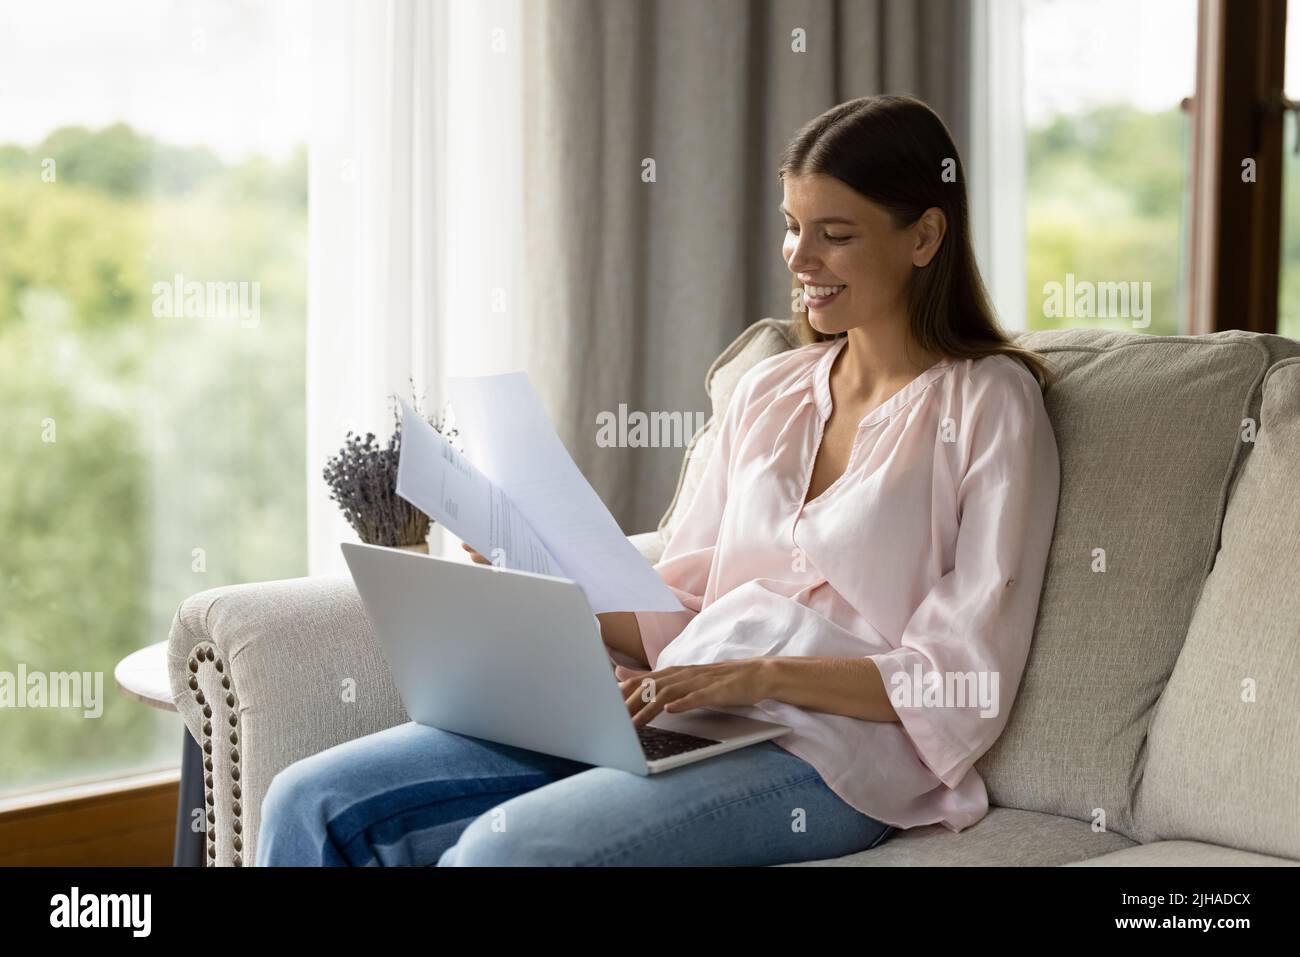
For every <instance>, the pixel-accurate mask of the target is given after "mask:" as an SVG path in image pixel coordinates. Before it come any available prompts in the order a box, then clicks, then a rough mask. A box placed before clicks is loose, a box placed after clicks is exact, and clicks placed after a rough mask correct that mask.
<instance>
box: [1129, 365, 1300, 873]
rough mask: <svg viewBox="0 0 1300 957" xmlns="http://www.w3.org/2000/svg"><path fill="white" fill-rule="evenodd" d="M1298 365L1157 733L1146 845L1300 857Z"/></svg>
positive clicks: (1140, 822)
mask: <svg viewBox="0 0 1300 957" xmlns="http://www.w3.org/2000/svg"><path fill="white" fill-rule="evenodd" d="M1297 567H1300V359H1294V358H1293V359H1284V360H1283V361H1281V362H1279V363H1278V364H1277V365H1275V366H1273V367H1272V368H1271V369H1269V372H1268V375H1267V377H1266V378H1265V380H1264V385H1263V402H1262V407H1261V409H1260V415H1259V419H1258V435H1257V437H1256V441H1255V443H1254V448H1253V449H1252V450H1251V452H1250V454H1249V456H1248V457H1247V458H1246V461H1245V464H1244V465H1243V466H1242V468H1241V471H1240V475H1239V477H1238V479H1237V481H1236V483H1235V485H1234V487H1233V490H1232V494H1231V496H1230V497H1229V499H1228V508H1227V511H1226V513H1225V515H1224V519H1223V534H1222V546H1221V547H1220V549H1219V554H1218V556H1217V558H1216V560H1215V563H1214V569H1213V570H1212V571H1211V572H1210V576H1209V578H1207V579H1206V581H1205V587H1204V589H1203V590H1202V591H1201V598H1200V601H1199V602H1198V603H1197V605H1196V611H1195V614H1194V615H1193V616H1192V621H1191V626H1190V628H1189V629H1188V633H1187V640H1186V641H1185V642H1184V643H1183V649H1182V653H1181V654H1180V655H1179V656H1178V662H1177V664H1175V665H1174V671H1173V675H1171V676H1170V678H1169V683H1168V685H1167V686H1166V687H1165V690H1164V694H1163V695H1161V697H1160V703H1159V705H1158V706H1157V707H1156V711H1155V716H1154V718H1153V719H1152V721H1151V730H1150V734H1149V735H1148V739H1147V751H1146V765H1145V769H1144V772H1143V776H1142V781H1141V783H1140V785H1139V787H1138V793H1137V805H1136V818H1137V826H1138V835H1139V837H1140V839H1141V840H1142V841H1144V842H1146V841H1154V840H1197V841H1208V842H1210V843H1212V844H1222V845H1226V846H1229V847H1236V848H1241V849H1243V850H1248V851H1259V852H1261V853H1266V854H1273V855H1279V856H1283V857H1290V858H1293V859H1300V587H1297V585H1296V576H1297Z"/></svg>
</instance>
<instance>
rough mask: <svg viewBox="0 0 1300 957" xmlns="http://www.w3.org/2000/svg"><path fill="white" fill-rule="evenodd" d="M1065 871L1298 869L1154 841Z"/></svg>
mask: <svg viewBox="0 0 1300 957" xmlns="http://www.w3.org/2000/svg"><path fill="white" fill-rule="evenodd" d="M1064 866H1065V867H1300V861H1289V860H1287V859H1286V858H1285V857H1272V856H1270V855H1268V854H1252V853H1250V852H1249V851H1239V850H1237V849H1235V848H1231V847H1220V846H1219V845H1217V844H1202V843H1201V842H1200V841H1157V842H1156V843H1155V844H1135V845H1133V846H1132V847H1126V848H1124V849H1123V850H1122V851H1112V852H1111V853H1109V854H1103V855H1101V857H1090V858H1088V859H1087V860H1086V861H1071V862H1070V863H1069V864H1066V865H1064Z"/></svg>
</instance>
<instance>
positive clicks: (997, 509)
mask: <svg viewBox="0 0 1300 957" xmlns="http://www.w3.org/2000/svg"><path fill="white" fill-rule="evenodd" d="M965 417H966V419H967V422H966V423H965V425H966V427H967V428H968V429H969V434H968V435H965V436H963V437H962V438H963V440H965V441H966V449H965V457H966V461H967V463H968V464H967V466H966V469H965V472H964V474H963V475H962V477H961V479H960V481H959V487H958V494H957V503H958V513H957V514H958V522H959V525H958V532H957V539H956V548H955V558H954V561H953V567H952V568H951V570H949V571H948V572H947V573H946V574H944V575H943V576H942V577H941V578H940V579H939V580H938V582H936V584H935V585H934V587H933V588H932V589H931V590H930V591H929V593H928V594H927V595H926V597H925V598H924V600H923V601H922V602H921V604H920V605H919V606H918V608H917V610H916V611H915V613H914V614H913V615H912V616H911V618H910V619H909V620H908V622H907V625H906V627H905V628H904V631H903V634H902V636H901V639H900V641H899V645H898V647H897V648H894V649H893V650H892V651H889V652H886V653H883V654H875V655H870V656H868V657H869V658H870V659H871V660H872V661H874V662H875V664H876V667H877V668H878V669H879V671H880V675H881V678H882V679H883V680H884V685H885V691H886V693H887V694H889V695H890V700H891V703H892V704H893V706H894V710H895V711H896V712H897V714H898V717H899V720H900V722H901V724H902V727H903V730H904V731H905V733H906V734H907V736H908V738H909V739H910V741H911V742H912V745H913V747H914V748H915V750H916V753H917V755H918V757H919V758H920V760H921V761H922V762H923V763H924V764H925V765H926V766H927V767H928V768H929V769H930V770H931V771H932V772H933V773H934V775H935V776H936V777H938V778H939V779H940V780H941V781H942V782H943V783H944V784H945V785H947V786H948V787H950V788H955V787H956V786H957V785H958V783H959V782H960V781H961V779H962V778H963V777H964V776H965V774H966V772H967V771H968V770H970V768H971V766H972V765H974V764H975V762H976V761H977V760H978V759H979V758H980V756H981V755H983V754H984V753H985V752H986V751H987V750H988V749H989V748H990V747H991V746H992V745H993V743H994V741H996V740H997V738H998V736H999V735H1000V734H1001V733H1002V730H1003V728H1004V727H1005V726H1006V723H1007V720H1008V717H1009V713H1010V709H1011V705H1012V702H1013V701H1014V699H1015V695H1016V691H1017V689H1018V688H1019V685H1020V679H1021V676H1022V674H1023V672H1024V667H1025V662H1026V660H1027V658H1028V656H1029V647H1030V642H1031V639H1032V636H1033V630H1034V621H1035V618H1036V616H1037V612H1038V601H1039V597H1040V594H1041V591H1042V584H1043V577H1044V574H1045V571H1046V565H1047V554H1048V550H1049V548H1050V547H1051V541H1052V533H1053V529H1054V526H1055V522H1056V508H1057V500H1058V497H1059V492H1060V460H1059V458H1058V450H1057V445H1056V438H1055V435H1054V434H1053V431H1052V426H1051V422H1050V420H1049V419H1048V416H1047V410H1046V408H1045V406H1044V402H1043V396H1042V393H1041V392H1040V390H1039V389H1038V387H1037V385H1036V384H1034V383H1033V382H1032V380H1030V379H1028V378H1027V377H1024V376H1016V377H1015V378H997V379H995V380H992V381H989V382H987V383H986V387H985V388H983V389H982V390H981V392H980V394H979V395H977V396H975V397H974V401H973V402H972V403H971V405H970V406H969V412H968V413H967V414H966V416H965ZM981 691H982V692H983V694H981ZM954 692H956V693H954ZM982 698H983V699H984V700H981V699H982Z"/></svg>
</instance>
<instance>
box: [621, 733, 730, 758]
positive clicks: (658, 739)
mask: <svg viewBox="0 0 1300 957" xmlns="http://www.w3.org/2000/svg"><path fill="white" fill-rule="evenodd" d="M636 734H637V737H638V738H640V739H641V750H642V751H644V752H645V756H646V760H647V761H658V760H659V759H660V758H671V757H672V756H673V755H675V754H684V753H685V752H687V751H698V750H699V749H700V748H707V747H709V745H712V744H720V743H721V742H719V741H714V740H713V739H712V738H701V737H699V736H698V735H694V734H683V733H682V732H681V731H665V730H664V729H663V728H652V727H651V726H650V725H648V724H647V725H643V726H641V727H639V728H637V729H636Z"/></svg>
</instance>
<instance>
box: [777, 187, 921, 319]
mask: <svg viewBox="0 0 1300 957" xmlns="http://www.w3.org/2000/svg"><path fill="white" fill-rule="evenodd" d="M783 182H784V186H785V198H784V200H783V201H782V204H781V205H782V209H783V211H784V213H785V221H786V234H785V244H784V246H783V247H782V250H781V252H782V255H783V256H784V257H785V262H786V265H787V266H789V267H790V271H791V272H792V273H794V274H795V276H796V277H797V278H798V279H799V280H800V281H801V282H802V283H803V285H804V307H805V308H806V309H807V315H808V321H809V323H810V324H811V325H812V327H813V328H814V329H816V330H817V331H818V332H822V333H826V334H828V335H834V334H836V333H840V332H845V331H847V330H849V329H853V328H856V327H858V326H869V325H871V324H873V323H878V322H889V321H896V320H897V319H898V318H899V317H902V318H903V319H904V321H905V318H906V314H907V289H908V283H909V282H911V277H912V270H913V267H914V266H924V265H926V264H928V263H929V261H930V259H931V258H932V257H933V256H934V253H935V251H937V249H938V245H939V241H940V240H942V238H943V227H942V223H943V214H942V213H941V212H940V211H939V210H938V209H930V210H927V211H926V212H925V214H924V215H923V216H922V217H921V219H920V220H918V221H917V222H916V223H914V224H913V225H911V226H906V227H903V228H898V227H896V226H895V225H894V221H893V218H892V217H891V216H890V214H889V213H888V212H887V211H886V210H885V209H884V207H882V206H878V205H877V204H876V203H873V202H872V201H871V200H869V199H867V198H866V197H865V196H863V195H862V194H861V193H859V192H857V190H854V189H852V188H851V187H849V186H847V185H845V184H844V183H842V182H840V181H839V180H838V179H835V178H834V177H833V176H826V175H823V174H821V173H808V174H804V175H795V174H787V175H786V176H785V177H784V178H783ZM936 231H937V235H936ZM826 293H829V295H826Z"/></svg>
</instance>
